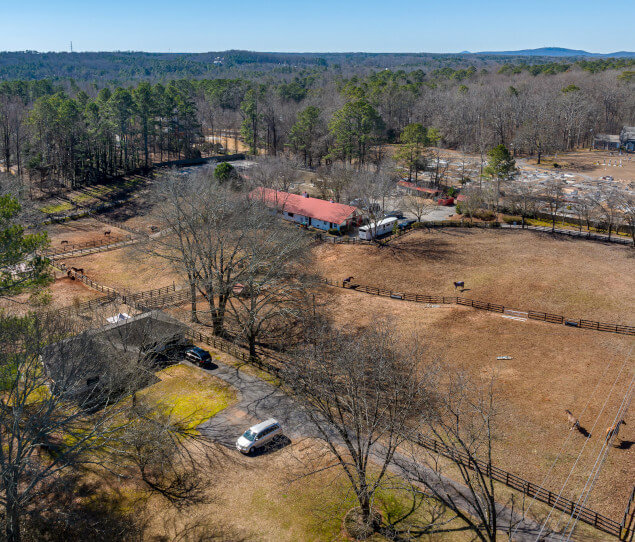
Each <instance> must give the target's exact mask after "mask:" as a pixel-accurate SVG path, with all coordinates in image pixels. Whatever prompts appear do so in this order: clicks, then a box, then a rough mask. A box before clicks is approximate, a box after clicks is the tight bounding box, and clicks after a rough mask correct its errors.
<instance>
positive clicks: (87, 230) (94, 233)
mask: <svg viewBox="0 0 635 542" xmlns="http://www.w3.org/2000/svg"><path fill="white" fill-rule="evenodd" d="M44 230H45V231H46V232H47V233H48V235H49V240H50V242H51V248H54V249H59V248H63V246H64V245H62V243H61V241H68V244H69V245H72V244H73V243H75V244H80V243H88V242H92V241H99V242H104V243H105V242H107V241H108V237H107V236H106V235H104V232H106V231H110V232H111V233H110V237H125V236H126V235H129V233H128V232H127V231H124V230H120V229H119V228H115V227H114V226H110V225H109V224H104V223H103V222H99V221H98V220H95V219H94V218H82V219H80V220H71V221H68V222H63V223H61V224H50V225H48V226H45V228H44Z"/></svg>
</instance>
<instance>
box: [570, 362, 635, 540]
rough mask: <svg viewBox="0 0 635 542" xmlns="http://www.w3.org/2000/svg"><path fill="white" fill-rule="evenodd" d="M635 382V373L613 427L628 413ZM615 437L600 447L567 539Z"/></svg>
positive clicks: (608, 439)
mask: <svg viewBox="0 0 635 542" xmlns="http://www.w3.org/2000/svg"><path fill="white" fill-rule="evenodd" d="M633 382H635V374H634V375H633V377H632V378H631V383H630V384H629V386H628V390H627V391H626V394H625V395H624V399H622V403H621V404H620V408H619V409H618V410H617V414H616V416H615V419H614V420H613V425H612V426H611V427H615V424H616V423H619V420H622V419H623V418H624V415H625V414H626V411H627V410H628V407H629V406H630V404H631V399H632V396H633V391H632V389H633ZM627 397H628V403H627V404H626V406H624V403H625V402H626V398H627ZM613 438H615V435H611V437H610V438H607V439H605V441H604V444H603V445H602V448H601V449H600V453H599V454H598V457H597V459H596V460H595V464H594V465H593V469H592V470H591V474H589V477H588V478H587V482H586V484H584V488H583V489H582V493H581V494H580V497H579V498H578V502H577V503H576V507H577V506H578V504H579V502H580V499H582V496H583V495H584V491H585V490H586V487H587V484H588V483H589V480H591V476H592V475H593V480H592V481H591V485H590V486H589V489H588V491H587V492H586V497H585V498H584V501H583V502H582V505H581V506H580V507H579V508H578V512H577V514H576V517H575V520H574V522H573V525H572V526H571V531H570V532H569V534H568V535H567V538H566V540H569V539H570V538H571V535H572V534H573V531H574V529H575V526H576V524H577V523H578V521H579V519H580V512H581V511H582V508H583V507H584V505H585V504H586V502H587V501H588V500H589V497H590V495H591V491H592V490H593V486H594V485H595V482H596V481H597V478H598V476H599V474H600V471H601V470H602V467H603V466H604V462H605V461H606V458H607V457H608V452H609V450H610V446H609V443H610V442H611V441H612V440H613ZM598 461H599V462H600V463H599V465H598ZM596 466H597V469H596V468H595V467H596ZM594 470H595V474H593V471H594ZM572 519H573V516H571V517H570V518H569V521H568V522H567V525H566V526H565V528H564V532H565V534H566V532H567V529H568V527H569V524H570V523H571V520H572Z"/></svg>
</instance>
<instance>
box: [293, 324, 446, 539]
mask: <svg viewBox="0 0 635 542" xmlns="http://www.w3.org/2000/svg"><path fill="white" fill-rule="evenodd" d="M397 343H398V339H397V338H396V336H395V334H394V333H393V332H392V331H391V330H390V327H389V326H388V325H387V324H383V325H379V326H377V327H373V328H369V329H366V330H364V331H360V332H357V333H355V334H342V333H337V332H334V331H331V330H328V328H324V327H319V328H317V329H315V330H314V331H313V333H311V335H310V336H308V337H307V344H306V348H305V349H304V350H303V351H302V352H300V353H299V355H298V357H297V359H296V360H295V361H292V362H290V363H289V364H287V365H286V366H285V368H284V381H285V384H286V385H287V386H288V388H289V390H290V391H291V393H292V394H293V395H294V397H295V398H296V399H297V400H298V401H299V403H300V404H301V405H302V406H303V407H305V411H306V413H307V415H308V417H309V418H310V420H311V422H312V423H313V425H314V426H315V428H316V430H317V435H318V437H319V438H320V439H322V440H323V442H324V443H325V444H326V446H327V448H328V450H329V451H330V454H331V456H332V458H333V459H334V463H333V464H331V465H330V466H329V467H326V468H332V467H339V468H341V469H343V470H344V473H345V474H346V477H347V478H348V480H349V482H350V484H351V487H352V489H353V491H354V493H355V496H356V497H357V500H358V503H359V508H360V511H361V512H360V515H361V518H362V521H363V523H364V524H365V525H366V526H368V527H369V529H370V530H371V531H372V530H373V529H374V528H376V527H377V524H376V522H377V518H376V516H375V514H374V511H373V500H374V497H375V493H376V492H377V490H378V489H379V488H380V487H381V485H382V482H383V481H384V478H385V476H386V475H387V473H388V469H389V465H390V464H391V462H392V461H393V458H394V455H395V453H396V451H397V448H398V446H399V445H400V444H402V443H403V442H404V439H405V438H406V434H407V433H408V424H409V423H410V422H411V421H412V420H413V419H414V418H419V417H422V416H423V417H425V416H426V414H427V413H428V411H429V410H430V408H431V404H432V403H433V396H434V395H433V393H432V392H431V388H432V386H431V382H432V378H431V376H430V374H428V373H426V372H424V371H422V372H420V369H421V368H420V366H419V361H420V357H419V354H420V352H421V349H420V348H419V347H417V346H413V347H412V348H409V349H408V351H407V353H403V354H402V353H400V352H401V350H400V348H399V345H398V344H397ZM422 375H423V376H422ZM373 463H375V465H374V466H373ZM374 467H376V471H375V472H373V470H375V469H374Z"/></svg>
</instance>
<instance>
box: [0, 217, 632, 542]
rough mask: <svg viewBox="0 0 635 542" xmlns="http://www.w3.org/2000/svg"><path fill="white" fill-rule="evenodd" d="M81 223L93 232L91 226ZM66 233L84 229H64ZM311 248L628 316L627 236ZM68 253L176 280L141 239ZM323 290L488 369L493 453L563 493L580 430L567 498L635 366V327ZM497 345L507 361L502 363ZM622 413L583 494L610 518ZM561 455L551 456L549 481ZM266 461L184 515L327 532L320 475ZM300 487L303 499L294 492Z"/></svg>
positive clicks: (479, 373) (616, 318)
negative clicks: (631, 332) (524, 317)
mask: <svg viewBox="0 0 635 542" xmlns="http://www.w3.org/2000/svg"><path fill="white" fill-rule="evenodd" d="M79 225H81V224H80V223H77V224H74V223H70V224H65V225H61V226H60V227H59V228H58V227H56V229H55V232H54V233H55V237H54V238H55V239H58V238H59V239H61V238H65V237H64V236H65V235H67V234H66V233H64V232H65V230H64V228H76V227H77V226H79ZM101 226H102V225H100V226H99V227H101ZM85 227H86V228H87V229H86V231H87V232H90V230H91V228H92V227H93V226H90V225H87V226H85ZM99 227H94V231H98V230H99ZM73 232H74V233H73ZM89 234H90V233H86V235H89ZM68 235H78V236H79V235H84V234H83V233H80V232H79V231H77V230H70V229H69V233H68ZM314 250H315V258H314V266H315V268H316V270H317V271H318V272H320V273H321V274H322V275H323V276H326V277H330V278H335V279H340V280H341V279H342V278H345V277H347V276H351V275H352V276H354V277H355V278H356V281H359V282H360V283H364V284H370V285H376V286H381V287H385V288H390V289H393V290H396V291H408V292H417V293H430V294H442V295H447V296H453V295H457V294H458V292H455V290H454V287H453V285H452V282H453V281H456V280H463V281H465V285H466V288H467V289H468V290H467V291H465V292H464V293H463V294H462V295H464V296H465V297H470V298H473V299H479V300H484V301H490V302H494V303H500V304H503V305H505V306H508V307H515V308H520V309H532V310H542V311H548V312H553V313H556V314H563V315H564V316H566V317H569V318H580V317H582V318H587V319H595V320H601V321H606V322H613V323H623V324H630V325H633V324H634V323H635V322H634V321H633V310H632V307H633V306H634V302H635V293H633V290H634V286H635V279H634V277H635V275H634V274H633V262H634V259H633V252H634V251H632V250H631V249H629V248H625V247H619V246H609V245H604V244H599V243H593V242H587V241H577V240H570V239H560V238H552V237H551V236H549V235H546V234H535V233H530V232H517V231H514V232H510V231H504V230H501V231H482V230H459V229H446V230H435V231H430V232H428V231H417V232H413V233H410V234H407V235H405V236H403V237H401V238H398V239H396V240H394V241H393V242H391V243H390V244H389V245H388V246H385V247H377V246H351V245H320V246H317V247H316V248H315V249H314ZM66 264H67V265H74V266H80V267H83V268H84V269H85V273H86V274H87V275H88V276H89V277H91V278H93V279H94V280H96V281H98V282H101V283H104V284H106V285H110V286H113V287H116V288H125V289H128V290H131V291H138V290H147V289H151V288H158V287H162V286H166V285H169V284H172V282H173V281H174V282H176V283H179V282H182V279H181V278H180V277H179V275H178V274H177V273H175V272H174V271H173V270H171V269H169V268H168V266H167V265H166V263H165V262H163V261H162V260H159V259H153V258H150V257H148V256H147V255H144V254H142V253H140V252H139V251H138V249H137V248H135V247H126V248H123V249H119V250H113V251H110V252H104V253H100V254H93V255H89V256H85V257H81V258H74V259H68V260H67V261H66ZM52 294H53V303H54V304H55V305H60V306H61V305H68V304H71V303H72V301H73V298H74V297H75V296H80V297H81V299H87V298H88V297H91V296H93V295H97V294H94V293H92V292H91V291H90V290H88V289H87V288H85V287H84V286H82V285H80V284H78V283H76V282H72V281H68V280H67V279H63V280H59V281H56V283H55V284H54V285H53V286H52ZM319 299H320V300H322V301H323V302H325V303H326V305H327V306H326V308H327V310H329V311H330V314H331V315H332V318H333V321H334V323H335V324H336V325H338V326H347V327H353V328H355V327H360V326H365V325H368V324H369V323H370V322H371V321H373V320H377V319H378V318H381V319H384V318H386V319H389V320H390V321H392V322H393V323H394V325H395V326H396V328H397V329H398V330H399V333H401V334H403V336H404V338H405V339H407V338H408V337H410V336H411V335H412V334H417V335H419V336H420V337H422V338H423V339H424V340H425V341H426V343H427V344H428V345H429V352H430V358H440V359H441V360H442V361H443V362H444V363H445V364H447V367H448V369H449V370H455V369H461V370H464V371H466V372H467V373H469V374H470V375H471V376H472V377H473V378H475V379H477V380H479V379H481V380H482V381H483V382H485V380H486V379H487V378H489V376H490V375H491V374H492V372H495V373H496V374H497V385H498V390H497V400H498V402H499V407H500V410H501V414H500V419H499V426H498V428H499V431H500V434H501V435H502V436H501V437H500V438H499V439H498V440H497V441H496V443H495V448H496V456H495V462H496V464H497V465H498V466H500V467H501V468H504V469H507V470H509V471H511V472H513V473H516V474H518V475H520V476H522V477H524V478H526V479H528V480H530V481H531V482H533V483H537V484H543V485H544V486H545V487H547V488H549V489H552V490H556V491H557V490H559V489H560V488H561V487H562V484H563V483H564V480H565V479H566V477H567V475H568V473H569V469H570V468H571V466H572V465H573V463H574V462H575V460H576V457H577V455H578V453H579V452H580V450H581V449H582V447H583V446H584V444H585V442H586V446H585V449H584V452H583V453H582V454H581V458H580V461H579V463H578V466H577V468H576V469H575V471H574V473H573V475H572V476H571V478H570V480H569V481H568V483H567V485H566V487H565V489H564V491H563V495H564V496H566V497H568V498H577V495H578V493H579V491H580V490H581V489H582V487H583V486H584V484H585V482H586V479H587V476H588V474H589V472H590V469H591V467H592V465H593V463H594V461H595V456H596V455H597V452H598V450H599V446H600V445H601V442H602V441H603V434H604V431H605V428H606V427H607V426H608V425H610V423H611V418H612V416H613V415H614V413H615V412H616V410H617V407H618V403H619V401H620V400H621V397H623V395H624V393H625V391H626V387H627V385H628V382H629V381H630V377H631V376H632V372H633V364H632V361H631V362H627V364H626V365H625V366H624V369H623V371H622V373H621V374H620V376H619V377H618V371H619V369H620V367H621V366H622V364H623V362H624V360H625V356H626V354H627V352H628V348H630V347H631V346H632V345H633V343H634V341H633V339H632V338H629V337H625V336H619V335H613V334H609V333H600V332H595V331H584V330H580V329H573V328H567V327H565V326H558V325H554V324H547V323H541V322H536V321H528V322H519V321H513V320H508V319H505V318H503V317H501V316H500V315H497V314H494V313H486V312H482V311H477V310H472V309H469V308H465V307H456V306H441V307H437V308H427V307H426V306H424V305H422V304H416V303H408V302H403V301H397V300H392V299H388V298H380V297H376V296H371V295H367V294H362V293H357V292H353V291H345V290H341V289H336V288H327V287H324V288H322V289H321V293H320V296H319ZM10 310H11V311H13V310H14V309H13V308H11V309H10ZM499 355H509V356H511V357H512V359H511V360H507V361H498V360H496V356H499ZM614 383H615V384H614ZM613 385H614V387H613V392H612V393H611V394H610V395H609V391H610V390H611V388H612V386H613ZM605 400H606V406H605V407H604V409H603V410H602V407H603V403H604V401H605ZM587 403H588V405H587ZM585 407H586V408H585ZM564 409H569V410H571V411H572V412H573V413H574V414H575V415H576V416H578V417H580V422H581V424H582V425H583V426H584V427H585V428H586V429H587V430H589V431H591V433H592V436H591V438H590V439H589V440H588V441H586V440H585V439H584V437H583V436H582V435H581V434H579V433H577V432H573V433H571V434H570V432H569V429H568V426H567V422H566V416H565V414H564ZM601 410H602V413H600V411H601ZM596 418H597V421H596ZM626 421H627V425H625V426H624V427H623V428H622V432H621V433H620V438H621V439H622V445H621V447H620V448H612V449H611V450H610V452H609V454H608V458H607V460H606V463H605V465H604V467H603V469H602V472H601V475H600V477H599V479H598V481H597V484H596V487H595V489H594V491H593V493H592V495H591V498H590V499H589V501H588V502H587V506H589V507H591V508H593V509H596V510H598V511H599V512H601V513H603V514H605V515H608V516H610V517H612V518H613V519H617V520H621V515H622V514H623V511H624V506H625V504H626V499H627V498H628V495H629V493H630V490H631V489H632V480H633V479H635V461H634V454H635V451H634V450H635V445H633V443H634V442H635V430H634V429H633V425H635V422H631V420H630V418H628V417H627V420H626ZM565 439H566V446H564V449H563V451H562V453H560V449H561V447H562V446H563V443H565ZM559 453H560V456H559V461H558V463H557V465H556V467H555V468H554V470H553V472H552V473H551V475H550V476H549V478H548V479H546V480H544V476H545V474H546V472H547V471H548V470H549V468H550V466H551V464H552V462H553V461H554V459H555V458H556V457H557V456H558V454H559ZM264 459H265V460H266V461H263V465H258V466H259V467H262V469H264V470H263V471H258V472H259V473H260V474H262V483H260V481H259V482H258V485H257V487H256V486H254V485H253V483H250V481H249V478H250V476H251V471H250V470H249V469H247V470H243V469H242V468H240V469H236V471H235V472H227V471H224V472H223V474H222V476H219V477H218V478H217V479H216V478H215V479H214V484H216V485H217V487H218V491H214V499H213V500H214V504H213V506H212V505H210V506H209V507H203V508H198V507H197V509H196V511H195V512H194V511H192V512H191V514H192V517H194V516H196V517H198V516H197V515H198V514H199V512H200V513H202V514H204V515H205V516H206V517H209V518H211V519H213V520H214V521H217V522H218V524H219V525H228V521H229V522H230V523H231V525H230V527H231V532H232V533H234V534H236V536H238V537H240V536H246V537H247V538H251V537H253V536H254V533H255V531H254V530H253V524H254V523H255V524H258V525H260V526H261V529H260V530H258V533H260V534H261V536H260V538H262V539H267V540H293V539H298V537H300V538H302V539H322V538H321V537H322V536H323V535H324V534H325V533H324V532H321V531H320V530H319V529H320V528H319V527H317V526H316V525H318V524H319V521H318V523H314V521H315V520H314V518H313V516H311V518H308V516H307V515H306V514H308V509H309V508H310V507H309V504H310V503H309V501H310V500H311V499H313V500H315V499H318V500H319V499H320V497H319V490H320V488H321V486H322V485H323V483H324V481H323V480H322V481H321V482H318V483H317V484H316V485H313V484H314V482H306V483H307V484H308V485H306V486H299V487H303V489H302V491H300V492H297V491H295V490H291V489H287V485H284V484H282V483H281V482H278V483H277V485H275V484H274V482H275V481H276V480H277V476H278V475H279V474H280V473H281V472H282V471H284V470H285V469H286V468H287V467H289V466H290V465H291V464H292V462H293V460H292V459H291V458H290V456H289V454H287V453H286V452H285V451H284V450H282V451H280V452H277V453H276V454H275V457H274V456H271V457H270V456H265V458H264ZM289 487H292V486H289ZM338 491H339V490H338ZM249 492H251V493H249ZM303 492H306V493H307V497H305V498H302V499H301V498H300V495H303V494H304V493H303ZM247 493H249V496H248V495H247ZM285 503H286V504H285ZM289 503H292V504H289ZM219 505H220V506H219ZM282 505H284V506H282ZM228 506H229V507H230V508H232V510H235V512H232V517H231V518H228V516H227V514H226V509H227V507H228ZM289 510H291V511H292V513H290V512H289ZM302 514H304V515H302ZM296 516H297V517H302V518H303V519H302V520H301V521H300V522H299V523H294V522H293V521H292V519H290V518H293V517H296ZM166 517H169V516H166ZM188 517H190V516H188V515H186V516H184V518H185V519H187V518H188ZM340 517H341V516H340ZM241 518H243V519H241ZM307 518H308V519H307ZM185 519H184V520H185ZM154 521H155V522H156V523H157V525H156V533H157V535H156V537H155V538H151V539H153V540H160V537H159V532H160V530H161V528H164V527H165V525H163V524H161V525H162V526H161V525H159V523H160V522H162V521H163V516H161V517H157V518H155V520H154ZM338 521H339V520H338ZM235 529H237V530H235ZM316 529H317V531H316ZM337 532H338V531H337V525H335V523H333V522H331V523H329V527H328V534H329V536H334V538H335V539H338V535H337V534H336V533H337Z"/></svg>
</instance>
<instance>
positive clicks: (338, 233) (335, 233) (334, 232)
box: [329, 228, 341, 236]
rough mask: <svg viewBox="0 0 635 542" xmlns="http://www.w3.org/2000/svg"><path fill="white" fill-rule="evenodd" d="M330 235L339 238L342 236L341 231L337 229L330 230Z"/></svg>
mask: <svg viewBox="0 0 635 542" xmlns="http://www.w3.org/2000/svg"><path fill="white" fill-rule="evenodd" d="M329 234H330V235H338V236H339V235H341V234H340V230H338V229H337V228H330V229H329Z"/></svg>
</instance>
